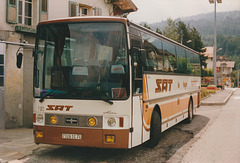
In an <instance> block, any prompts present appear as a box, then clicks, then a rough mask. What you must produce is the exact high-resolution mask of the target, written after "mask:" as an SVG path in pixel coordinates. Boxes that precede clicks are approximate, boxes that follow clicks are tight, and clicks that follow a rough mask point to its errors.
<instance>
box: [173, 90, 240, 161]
mask: <svg viewBox="0 0 240 163" xmlns="http://www.w3.org/2000/svg"><path fill="white" fill-rule="evenodd" d="M200 110H201V115H203V116H204V115H207V114H209V113H211V112H212V113H214V114H212V115H210V116H211V117H210V122H209V123H208V125H207V126H206V127H205V128H204V129H203V130H202V131H201V132H200V133H199V134H198V135H197V136H196V137H195V138H194V139H192V140H191V141H190V142H189V143H188V144H186V145H185V148H181V149H179V151H178V152H177V153H176V154H175V155H174V156H172V158H171V159H170V160H169V162H184V163H192V162H194V163H203V162H204V163H212V162H220V163H221V162H223V163H226V162H229V163H239V162H240V125H239V124H240V89H236V90H235V92H234V93H233V95H232V96H231V98H230V100H229V101H228V103H227V104H226V105H223V106H218V107H216V106H215V107H213V106H212V107H209V106H208V107H201V109H200ZM208 117H209V115H208Z"/></svg>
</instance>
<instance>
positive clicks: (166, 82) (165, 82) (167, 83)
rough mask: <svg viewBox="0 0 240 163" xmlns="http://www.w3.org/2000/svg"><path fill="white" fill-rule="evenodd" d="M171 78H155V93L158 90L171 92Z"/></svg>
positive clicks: (158, 91)
mask: <svg viewBox="0 0 240 163" xmlns="http://www.w3.org/2000/svg"><path fill="white" fill-rule="evenodd" d="M172 83H173V79H156V85H157V88H155V93H160V92H164V91H165V92H167V91H169V92H171V89H172Z"/></svg>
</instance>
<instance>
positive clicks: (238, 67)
mask: <svg viewBox="0 0 240 163" xmlns="http://www.w3.org/2000/svg"><path fill="white" fill-rule="evenodd" d="M237 87H238V88H239V64H238V70H237Z"/></svg>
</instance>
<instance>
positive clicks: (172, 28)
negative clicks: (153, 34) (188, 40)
mask: <svg viewBox="0 0 240 163" xmlns="http://www.w3.org/2000/svg"><path fill="white" fill-rule="evenodd" d="M163 35H164V36H166V37H168V38H170V39H172V40H174V41H178V38H179V33H178V29H177V25H176V23H175V21H173V20H172V19H171V18H168V19H167V26H165V28H164V31H163Z"/></svg>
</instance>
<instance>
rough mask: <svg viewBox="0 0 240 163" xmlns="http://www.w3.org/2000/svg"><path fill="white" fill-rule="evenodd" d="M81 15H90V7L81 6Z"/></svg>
mask: <svg viewBox="0 0 240 163" xmlns="http://www.w3.org/2000/svg"><path fill="white" fill-rule="evenodd" d="M79 15H80V16H87V15H88V9H87V8H85V7H80V14H79Z"/></svg>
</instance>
